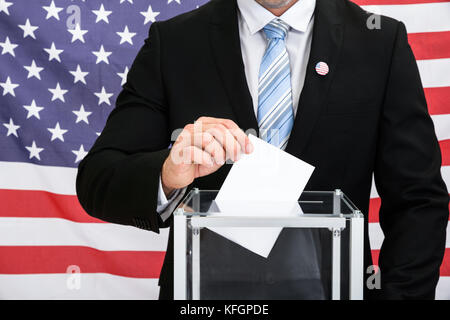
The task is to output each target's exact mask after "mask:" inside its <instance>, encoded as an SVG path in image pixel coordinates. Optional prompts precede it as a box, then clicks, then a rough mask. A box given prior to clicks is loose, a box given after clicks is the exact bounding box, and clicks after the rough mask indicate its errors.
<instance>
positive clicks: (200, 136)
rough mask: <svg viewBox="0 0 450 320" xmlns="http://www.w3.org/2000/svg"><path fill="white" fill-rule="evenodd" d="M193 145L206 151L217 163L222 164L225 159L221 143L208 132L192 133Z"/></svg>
mask: <svg viewBox="0 0 450 320" xmlns="http://www.w3.org/2000/svg"><path fill="white" fill-rule="evenodd" d="M194 145H195V146H196V147H198V148H201V149H203V150H204V151H205V152H207V153H208V154H209V155H210V156H211V157H212V158H213V159H214V162H215V163H217V164H218V165H223V164H224V163H225V161H226V160H227V158H226V154H225V150H224V149H223V147H222V145H221V144H220V143H219V142H218V141H217V140H216V139H215V138H214V136H213V135H212V134H211V133H209V132H202V133H196V134H195V135H194Z"/></svg>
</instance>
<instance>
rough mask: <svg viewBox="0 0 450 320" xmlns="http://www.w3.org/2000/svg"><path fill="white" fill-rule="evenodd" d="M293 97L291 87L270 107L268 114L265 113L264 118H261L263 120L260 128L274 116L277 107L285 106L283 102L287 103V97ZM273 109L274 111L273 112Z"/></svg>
mask: <svg viewBox="0 0 450 320" xmlns="http://www.w3.org/2000/svg"><path fill="white" fill-rule="evenodd" d="M290 97H291V88H289V89H288V90H287V91H286V93H285V94H283V95H282V96H281V98H280V99H279V100H278V101H277V102H276V103H275V104H274V105H273V107H272V108H270V109H269V110H267V112H266V114H265V115H264V117H263V119H262V120H261V122H260V123H259V127H260V128H264V127H265V126H264V124H265V122H266V121H268V120H269V119H270V118H272V117H273V116H274V115H275V114H276V112H275V109H277V108H278V107H281V106H283V104H285V103H286V101H287V99H288V98H290ZM260 107H261V106H260ZM272 111H273V112H272Z"/></svg>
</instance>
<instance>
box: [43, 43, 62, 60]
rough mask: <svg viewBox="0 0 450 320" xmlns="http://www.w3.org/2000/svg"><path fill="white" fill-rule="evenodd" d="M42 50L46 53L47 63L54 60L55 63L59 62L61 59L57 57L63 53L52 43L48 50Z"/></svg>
mask: <svg viewBox="0 0 450 320" xmlns="http://www.w3.org/2000/svg"><path fill="white" fill-rule="evenodd" d="M44 50H45V51H46V52H47V53H48V61H52V60H53V59H56V60H57V61H59V62H61V58H60V57H59V55H60V54H61V53H63V52H64V50H62V49H61V50H59V49H56V47H55V43H54V42H52V45H51V47H50V48H48V49H47V48H44Z"/></svg>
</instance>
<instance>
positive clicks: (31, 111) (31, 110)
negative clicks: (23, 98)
mask: <svg viewBox="0 0 450 320" xmlns="http://www.w3.org/2000/svg"><path fill="white" fill-rule="evenodd" d="M23 107H24V108H25V109H27V111H28V114H27V119H29V118H31V117H33V116H34V117H36V118H38V119H39V120H40V119H41V117H40V116H39V112H40V111H41V110H43V109H44V108H43V107H38V106H37V105H36V102H35V101H34V100H33V101H31V105H29V106H23Z"/></svg>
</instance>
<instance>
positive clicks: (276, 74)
mask: <svg viewBox="0 0 450 320" xmlns="http://www.w3.org/2000/svg"><path fill="white" fill-rule="evenodd" d="M288 64H289V59H285V60H284V62H283V64H281V65H280V66H279V67H277V69H275V70H274V72H273V73H272V74H271V75H270V77H268V79H267V80H266V81H264V85H263V86H262V87H261V86H259V87H258V92H259V93H258V96H259V97H261V94H262V93H263V92H264V90H266V88H267V87H268V86H269V85H271V84H273V80H274V79H275V78H276V77H277V76H278V75H279V74H280V73H281V72H282V71H284V70H285V69H286V66H287V65H288ZM261 85H262V83H261Z"/></svg>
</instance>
